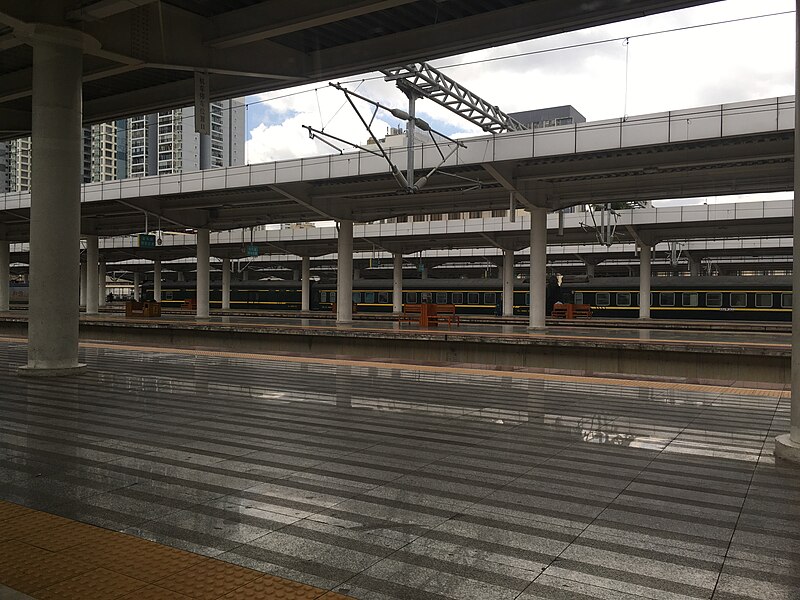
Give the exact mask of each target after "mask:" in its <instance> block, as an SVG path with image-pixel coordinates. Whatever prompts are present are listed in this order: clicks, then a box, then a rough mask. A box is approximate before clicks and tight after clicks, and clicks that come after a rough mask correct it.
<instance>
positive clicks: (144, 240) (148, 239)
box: [139, 233, 156, 248]
mask: <svg viewBox="0 0 800 600" xmlns="http://www.w3.org/2000/svg"><path fill="white" fill-rule="evenodd" d="M155 247H156V236H154V235H150V234H149V233H140V234H139V248H155Z"/></svg>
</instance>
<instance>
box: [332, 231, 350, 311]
mask: <svg viewBox="0 0 800 600" xmlns="http://www.w3.org/2000/svg"><path fill="white" fill-rule="evenodd" d="M336 322H337V323H352V322H353V222H352V221H350V220H342V221H339V249H338V258H337V264H336Z"/></svg>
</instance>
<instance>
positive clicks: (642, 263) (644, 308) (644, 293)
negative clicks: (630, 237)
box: [639, 245, 650, 319]
mask: <svg viewBox="0 0 800 600" xmlns="http://www.w3.org/2000/svg"><path fill="white" fill-rule="evenodd" d="M639 318H640V319H649V318H650V246H648V245H644V246H642V247H641V248H640V249H639Z"/></svg>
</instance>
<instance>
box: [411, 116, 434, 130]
mask: <svg viewBox="0 0 800 600" xmlns="http://www.w3.org/2000/svg"><path fill="white" fill-rule="evenodd" d="M414 124H415V125H416V126H417V127H419V128H420V129H422V131H430V130H431V126H430V125H428V122H427V121H423V120H422V119H417V118H416V117H414Z"/></svg>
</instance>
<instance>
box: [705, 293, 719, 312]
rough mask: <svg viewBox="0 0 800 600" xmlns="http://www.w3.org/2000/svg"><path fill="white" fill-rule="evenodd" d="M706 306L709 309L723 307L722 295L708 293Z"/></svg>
mask: <svg viewBox="0 0 800 600" xmlns="http://www.w3.org/2000/svg"><path fill="white" fill-rule="evenodd" d="M706 306H708V307H709V308H719V307H720V306H722V293H721V292H706Z"/></svg>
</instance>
